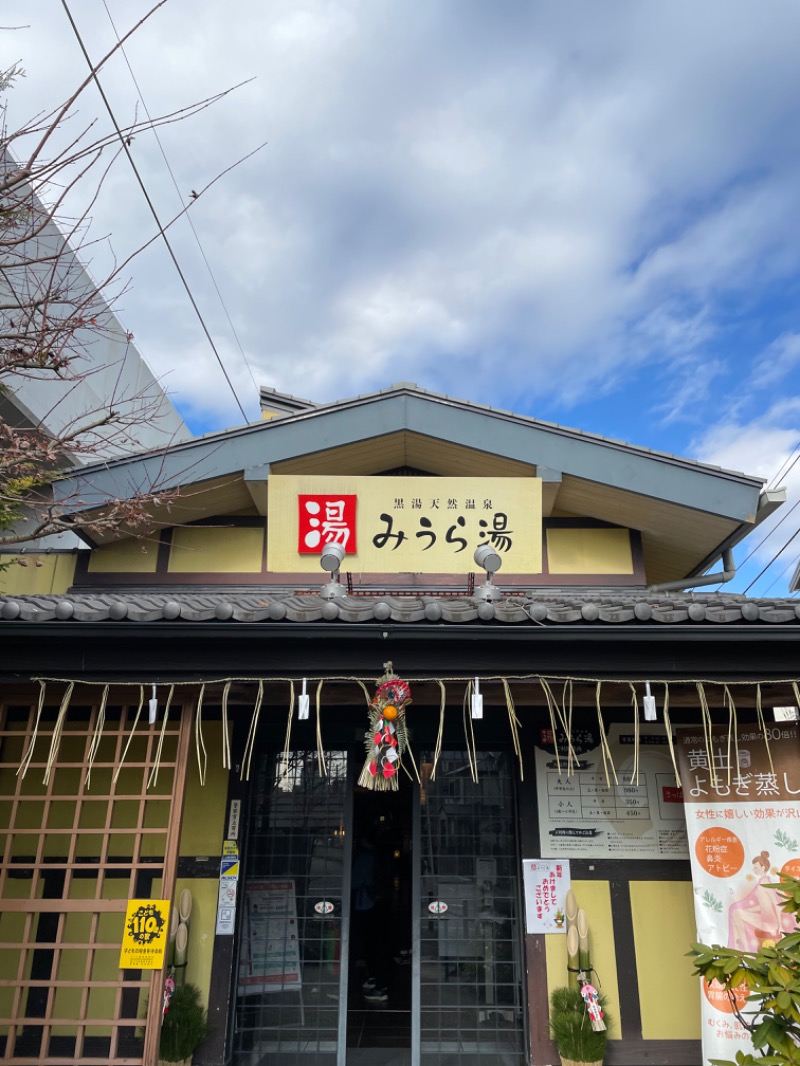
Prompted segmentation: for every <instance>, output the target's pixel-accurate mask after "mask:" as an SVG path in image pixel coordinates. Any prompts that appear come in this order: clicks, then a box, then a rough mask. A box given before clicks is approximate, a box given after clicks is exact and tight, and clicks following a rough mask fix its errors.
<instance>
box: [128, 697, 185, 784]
mask: <svg viewBox="0 0 800 1066" xmlns="http://www.w3.org/2000/svg"><path fill="white" fill-rule="evenodd" d="M202 696H203V694H202V691H201V693H200V698H201V700H202ZM143 707H144V685H139V706H138V707H137V708H136V714H135V715H134V717H133V725H132V726H131V728H130V732H129V733H128V739H127V740H126V741H125V747H124V748H123V750H122V758H121V759H120V760H119V766H118V767H117V768H116V770H115V771H114V777H113V779H112V783H113V784H115V785H116V783H117V781H118V780H119V775H120V773H121V772H122V767H123V766H124V765H125V760H126V759H127V757H128V748H129V747H130V746H131V741H132V740H133V734H134V733H135V732H136V727H137V725H138V724H139V718H140V717H141V714H142V708H143ZM200 783H201V784H202V785H204V784H205V781H204V780H203V779H202V778H201V780H200Z"/></svg>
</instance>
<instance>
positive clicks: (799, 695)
mask: <svg viewBox="0 0 800 1066" xmlns="http://www.w3.org/2000/svg"><path fill="white" fill-rule="evenodd" d="M794 694H795V699H798V698H800V693H798V691H797V685H794ZM756 719H757V721H758V728H759V729H760V730H761V735H762V737H763V738H764V746H765V747H766V749H767V758H768V759H769V770H770V773H771V774H772V775H773V777H774V776H775V765H774V763H773V762H772V749H771V748H770V746H769V737H768V736H767V723H766V721H765V720H764V711H763V710H762V708H761V685H756Z"/></svg>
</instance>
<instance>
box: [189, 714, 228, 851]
mask: <svg viewBox="0 0 800 1066" xmlns="http://www.w3.org/2000/svg"><path fill="white" fill-rule="evenodd" d="M203 743H204V744H205V746H206V751H207V752H208V766H207V769H206V783H205V785H201V784H200V774H199V773H198V769H197V757H196V755H195V752H194V748H192V750H191V755H190V758H191V763H190V765H189V766H188V768H187V773H186V793H185V799H184V804H183V823H182V826H181V843H180V854H181V855H221V854H222V840H223V834H224V832H225V828H226V827H225V808H226V804H227V799H228V774H229V771H228V770H226V769H224V767H223V765H222V759H221V758H220V754H219V753H220V752H221V751H222V722H208V723H205V724H204V725H203Z"/></svg>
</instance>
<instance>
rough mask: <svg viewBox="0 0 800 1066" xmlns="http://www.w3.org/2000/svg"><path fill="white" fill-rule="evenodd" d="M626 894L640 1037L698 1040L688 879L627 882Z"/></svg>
mask: <svg viewBox="0 0 800 1066" xmlns="http://www.w3.org/2000/svg"><path fill="white" fill-rule="evenodd" d="M630 892H631V912H632V915H633V935H634V943H635V946H636V970H637V972H638V973H639V974H641V975H642V976H643V979H642V980H640V981H639V1000H640V1003H641V1011H642V1036H643V1037H644V1039H645V1040H699V1039H700V1029H701V1022H700V992H699V989H698V983H697V978H694V977H692V976H691V973H692V965H691V963H690V961H689V959H687V958H686V952H687V951H688V950H689V948H690V946H691V944H692V943H693V941H694V940H696V938H697V936H696V931H695V921H694V899H693V895H692V885H691V882H689V881H631V884H630ZM654 974H657V975H658V979H657V980H654V979H653V975H654ZM647 975H649V979H648V976H647Z"/></svg>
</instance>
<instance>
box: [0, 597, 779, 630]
mask: <svg viewBox="0 0 800 1066" xmlns="http://www.w3.org/2000/svg"><path fill="white" fill-rule="evenodd" d="M51 621H59V622H109V623H113V622H118V621H128V622H142V623H145V622H174V621H186V622H214V621H216V622H228V621H230V622H240V623H247V622H249V623H253V622H265V623H280V622H302V623H309V622H320V623H323V624H324V623H325V622H346V623H352V624H356V623H359V622H362V623H363V622H383V623H392V622H394V623H399V624H408V623H417V624H420V625H425V624H428V625H435V624H440V623H448V624H456V625H464V624H467V623H478V624H479V623H495V624H500V625H503V624H505V625H516V626H519V625H528V626H531V627H533V626H537V625H540V626H547V627H552V626H567V625H574V624H576V623H579V624H582V625H587V624H588V625H593V626H603V625H631V626H634V625H640V626H641V625H659V624H660V625H688V626H691V625H696V624H736V623H739V624H742V623H744V624H765V625H798V624H800V600H795V599H749V598H748V597H746V596H737V595H734V594H730V593H727V594H726V593H713V592H711V593H706V594H702V593H672V594H670V593H658V594H657V593H648V592H646V591H641V592H638V591H637V592H620V591H618V590H614V591H605V590H604V591H597V590H574V589H573V590H561V591H557V592H556V591H553V590H548V591H541V592H540V591H536V590H533V591H526V592H524V593H518V594H514V595H507V596H504V597H503V598H502V599H500V600H498V601H496V602H494V603H486V602H480V601H477V600H475V599H472V598H470V597H467V596H464V595H454V596H441V595H438V596H433V595H427V596H426V595H416V594H414V595H403V596H398V595H393V596H392V595H363V594H362V595H352V596H344V597H342V598H340V599H338V600H333V601H330V600H324V599H322V598H321V597H320V596H319V595H317V594H316V593H311V594H300V593H297V592H296V591H276V590H275V589H273V588H270V589H264V590H263V591H262V590H254V589H252V588H249V589H246V590H242V589H238V588H237V589H227V590H224V591H220V590H219V589H218V588H214V589H213V590H212V589H209V590H206V589H202V590H198V589H196V588H194V589H191V590H186V589H185V588H182V589H180V590H177V589H175V590H172V589H170V590H158V591H131V590H125V591H121V590H119V591H113V592H112V591H102V592H91V593H89V592H87V593H78V592H74V593H70V594H68V595H63V596H0V622H51Z"/></svg>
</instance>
